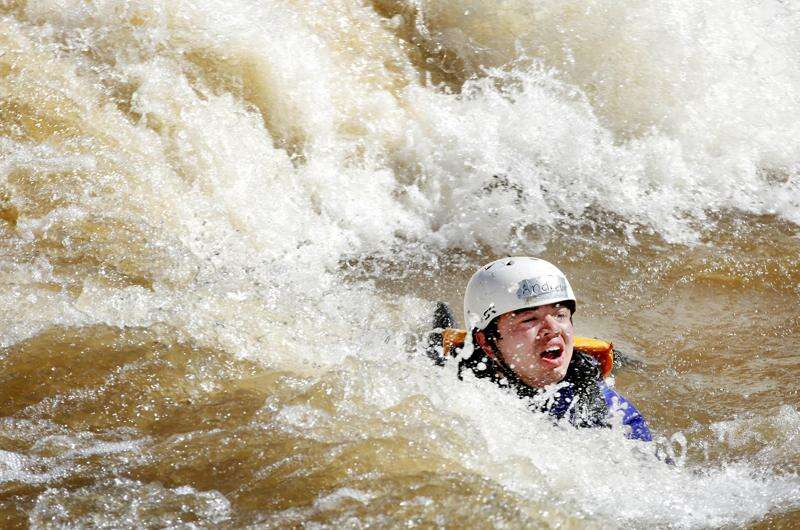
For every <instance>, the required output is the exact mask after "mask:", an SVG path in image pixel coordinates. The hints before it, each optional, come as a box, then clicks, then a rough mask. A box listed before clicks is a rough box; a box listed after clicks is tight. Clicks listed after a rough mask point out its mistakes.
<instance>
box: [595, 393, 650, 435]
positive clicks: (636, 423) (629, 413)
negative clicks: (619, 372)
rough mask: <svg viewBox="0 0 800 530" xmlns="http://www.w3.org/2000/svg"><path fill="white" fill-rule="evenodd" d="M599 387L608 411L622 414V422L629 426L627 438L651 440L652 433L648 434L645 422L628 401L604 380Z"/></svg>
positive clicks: (648, 430) (613, 413)
mask: <svg viewBox="0 0 800 530" xmlns="http://www.w3.org/2000/svg"><path fill="white" fill-rule="evenodd" d="M600 389H601V390H602V391H603V399H604V400H605V402H606V406H608V411H609V413H610V414H612V415H615V416H616V415H622V424H623V425H627V426H628V427H629V428H630V431H629V432H626V433H625V436H626V437H627V438H630V439H631V440H642V441H644V442H651V441H653V435H652V434H650V429H649V428H648V427H647V422H646V421H645V419H644V417H643V416H642V415H641V414H640V413H639V411H638V410H637V409H636V407H634V406H633V404H632V403H631V402H630V401H628V400H627V399H625V398H624V397H622V395H621V394H619V393H618V392H617V391H616V390H613V389H612V388H611V387H609V386H608V385H607V384H606V383H605V381H602V382H601V383H600Z"/></svg>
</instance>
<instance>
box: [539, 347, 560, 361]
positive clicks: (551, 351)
mask: <svg viewBox="0 0 800 530" xmlns="http://www.w3.org/2000/svg"><path fill="white" fill-rule="evenodd" d="M562 351H563V350H562V349H561V348H559V347H557V346H553V347H552V348H547V349H546V350H545V351H543V352H542V353H540V354H539V355H540V356H541V357H542V358H543V359H558V358H559V357H561V352H562Z"/></svg>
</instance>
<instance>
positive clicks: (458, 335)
mask: <svg viewBox="0 0 800 530" xmlns="http://www.w3.org/2000/svg"><path fill="white" fill-rule="evenodd" d="M466 338H467V332H466V331H464V330H463V329H457V328H446V329H444V330H443V331H442V350H444V355H445V356H448V355H450V354H451V352H452V351H453V349H454V348H460V347H462V346H464V341H465V340H466ZM575 349H576V350H580V351H582V352H583V353H586V354H588V355H591V356H592V357H594V358H595V359H597V361H598V362H599V363H600V371H601V372H602V374H603V377H608V376H609V375H611V369H612V368H613V367H614V345H613V344H611V343H610V342H606V341H604V340H600V339H590V338H587V337H575Z"/></svg>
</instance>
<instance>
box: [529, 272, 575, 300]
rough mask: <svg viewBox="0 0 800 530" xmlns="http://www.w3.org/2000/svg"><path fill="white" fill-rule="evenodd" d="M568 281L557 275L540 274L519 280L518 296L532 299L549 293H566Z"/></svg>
mask: <svg viewBox="0 0 800 530" xmlns="http://www.w3.org/2000/svg"><path fill="white" fill-rule="evenodd" d="M566 293H567V282H566V280H565V279H564V278H559V277H557V276H540V277H539V278H529V279H525V280H522V281H521V282H519V285H518V287H517V298H519V299H520V300H530V299H532V298H541V297H543V296H549V295H554V294H556V295H566Z"/></svg>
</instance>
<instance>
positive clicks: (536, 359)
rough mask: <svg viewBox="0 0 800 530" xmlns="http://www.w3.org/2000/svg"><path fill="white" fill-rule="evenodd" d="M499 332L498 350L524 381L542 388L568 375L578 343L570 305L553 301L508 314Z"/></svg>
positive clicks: (501, 320) (498, 329)
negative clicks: (575, 337) (574, 347)
mask: <svg viewBox="0 0 800 530" xmlns="http://www.w3.org/2000/svg"><path fill="white" fill-rule="evenodd" d="M497 331H498V335H499V337H500V338H499V339H498V340H497V350H499V351H498V352H497V353H498V354H499V355H500V356H502V358H503V361H505V363H506V364H507V365H508V367H509V368H511V369H512V370H513V371H514V373H516V374H517V375H518V376H519V378H520V379H521V380H522V381H523V382H524V383H526V384H527V385H530V386H532V387H537V388H541V387H543V386H545V385H550V384H553V383H557V382H559V381H561V380H562V379H563V378H564V376H565V375H566V373H567V368H568V367H569V362H570V360H571V359H572V351H573V346H574V337H573V327H572V314H571V312H570V310H569V308H567V307H564V306H562V305H560V304H549V305H544V306H539V307H536V308H533V309H523V310H520V311H518V312H511V313H506V314H504V315H501V316H500V317H499V318H498V321H497Z"/></svg>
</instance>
